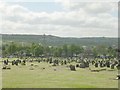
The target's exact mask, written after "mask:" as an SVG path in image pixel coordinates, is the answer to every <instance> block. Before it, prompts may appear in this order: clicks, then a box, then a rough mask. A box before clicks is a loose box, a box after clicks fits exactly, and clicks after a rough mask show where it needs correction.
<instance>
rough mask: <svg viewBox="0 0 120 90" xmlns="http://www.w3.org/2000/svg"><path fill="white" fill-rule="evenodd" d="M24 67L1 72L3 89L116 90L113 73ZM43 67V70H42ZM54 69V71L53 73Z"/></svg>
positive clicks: (41, 65) (47, 67)
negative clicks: (99, 89) (95, 89)
mask: <svg viewBox="0 0 120 90" xmlns="http://www.w3.org/2000/svg"><path fill="white" fill-rule="evenodd" d="M30 64H31V63H27V65H26V66H11V70H3V71H2V85H3V88H117V87H118V81H117V80H114V79H115V78H116V75H117V73H118V71H117V70H115V71H101V72H91V71H90V70H89V69H88V68H86V69H81V68H77V71H70V70H69V68H68V67H66V66H56V67H54V66H51V65H49V64H47V63H44V62H42V63H34V64H36V65H38V66H37V67H34V70H30V67H31V66H30ZM43 67H45V69H44V70H43V69H42V68H43ZM54 69H56V71H54Z"/></svg>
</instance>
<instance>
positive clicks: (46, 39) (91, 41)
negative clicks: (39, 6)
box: [0, 34, 118, 46]
mask: <svg viewBox="0 0 120 90" xmlns="http://www.w3.org/2000/svg"><path fill="white" fill-rule="evenodd" d="M0 36H2V42H3V43H6V42H11V41H13V42H19V43H21V42H23V43H41V44H45V45H49V46H60V45H64V44H75V45H81V46H94V45H95V46H96V45H107V46H108V45H109V46H113V45H115V46H117V45H118V38H107V37H85V38H72V37H66V38H65V37H57V36H52V35H22V34H1V35H0Z"/></svg>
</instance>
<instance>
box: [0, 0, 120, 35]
mask: <svg viewBox="0 0 120 90" xmlns="http://www.w3.org/2000/svg"><path fill="white" fill-rule="evenodd" d="M8 1H9V0H8ZM12 1H14V0H12ZM48 1H49V0H47V1H46V2H0V15H1V16H2V22H0V23H1V24H2V28H1V30H2V33H4V34H6V33H9V34H37V35H38V34H39V35H41V34H47V35H56V36H61V37H103V36H104V37H117V36H118V3H117V2H78V1H76V0H50V1H51V2H48ZM73 1H74V2H73ZM75 1H76V2H75Z"/></svg>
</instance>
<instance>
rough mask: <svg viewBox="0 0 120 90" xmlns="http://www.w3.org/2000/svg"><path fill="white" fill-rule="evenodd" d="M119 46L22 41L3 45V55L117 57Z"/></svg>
mask: <svg viewBox="0 0 120 90" xmlns="http://www.w3.org/2000/svg"><path fill="white" fill-rule="evenodd" d="M116 50H117V48H113V47H111V46H104V45H97V46H90V47H87V46H80V45H75V44H71V45H67V44H65V45H62V46H47V45H42V44H39V43H38V44H36V43H31V44H30V45H21V44H20V43H15V42H11V43H7V44H3V45H2V56H3V57H7V56H10V55H12V56H18V57H19V56H34V57H40V56H53V57H71V58H72V57H75V56H79V55H84V56H85V57H89V56H93V57H97V56H100V55H104V56H111V57H117V51H116Z"/></svg>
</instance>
